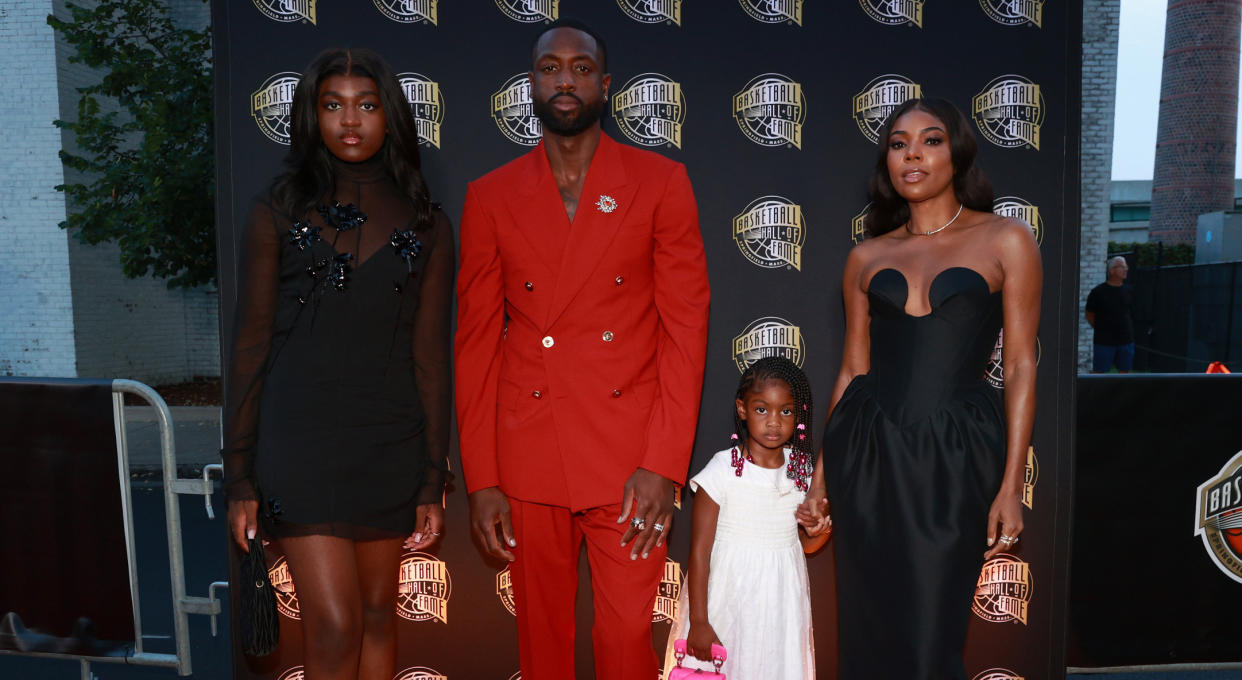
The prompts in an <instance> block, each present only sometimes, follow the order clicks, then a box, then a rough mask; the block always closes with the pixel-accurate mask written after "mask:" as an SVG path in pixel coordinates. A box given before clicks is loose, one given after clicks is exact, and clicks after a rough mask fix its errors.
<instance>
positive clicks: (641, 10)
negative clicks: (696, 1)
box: [617, 0, 681, 26]
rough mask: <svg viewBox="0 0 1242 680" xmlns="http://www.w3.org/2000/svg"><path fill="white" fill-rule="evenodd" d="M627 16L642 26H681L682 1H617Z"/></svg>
mask: <svg viewBox="0 0 1242 680" xmlns="http://www.w3.org/2000/svg"><path fill="white" fill-rule="evenodd" d="M617 5H618V6H619V7H620V8H621V11H622V12H625V15H626V16H627V17H629V18H631V19H633V20H634V21H637V22H639V23H642V24H659V23H663V22H666V21H667V22H669V23H671V24H676V25H678V26H680V25H681V0H617Z"/></svg>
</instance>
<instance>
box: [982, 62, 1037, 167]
mask: <svg viewBox="0 0 1242 680" xmlns="http://www.w3.org/2000/svg"><path fill="white" fill-rule="evenodd" d="M970 112H971V115H972V116H974V119H975V125H976V126H978V127H979V132H980V133H981V134H982V135H983V137H984V139H987V140H988V141H989V142H991V143H993V144H995V145H996V146H999V147H1002V148H1006V149H1015V148H1020V147H1027V148H1031V149H1035V150H1036V151H1038V150H1039V130H1040V127H1041V126H1042V125H1043V124H1044V95H1043V92H1042V90H1041V89H1040V87H1039V85H1037V84H1035V83H1034V82H1031V80H1029V79H1027V78H1024V77H1022V76H1016V75H1012V74H1010V75H1003V76H1000V77H998V78H993V79H992V82H990V83H988V84H987V85H986V86H984V88H983V91H982V92H980V93H979V94H977V95H975V96H974V97H973V98H972V99H971V102H970Z"/></svg>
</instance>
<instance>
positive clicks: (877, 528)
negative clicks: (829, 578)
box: [824, 267, 1005, 680]
mask: <svg viewBox="0 0 1242 680" xmlns="http://www.w3.org/2000/svg"><path fill="white" fill-rule="evenodd" d="M907 293H908V287H907V284H906V279H905V277H904V276H903V275H902V274H901V272H899V271H897V270H895V269H883V270H881V271H879V272H878V273H876V274H875V276H874V277H873V278H872V279H871V284H870V286H869V290H868V298H869V301H870V307H871V371H870V373H868V374H866V375H860V376H858V377H857V378H855V379H854V381H853V382H851V383H850V385H849V386H848V387H847V388H846V390H845V393H844V395H842V397H841V400H840V402H839V403H838V404H837V407H836V409H835V410H834V411H833V414H832V418H831V419H830V420H829V421H828V424H827V426H826V431H825V435H824V464H825V467H824V469H825V474H826V478H827V484H828V498H829V500H830V501H831V503H832V519H833V525H834V536H833V543H834V545H835V552H836V570H837V607H838V620H839V629H840V638H839V659H840V675H839V678H840V680H932V679H935V680H948V679H952V680H962V679H965V678H966V677H967V676H966V671H965V669H964V667H963V665H962V647H963V645H964V642H965V639H966V626H967V624H968V623H969V619H970V603H971V599H972V597H973V593H974V589H975V585H976V583H977V580H978V576H979V569H980V568H981V566H982V563H983V553H984V551H985V550H986V549H987V548H986V540H987V533H986V532H987V528H986V524H987V515H988V510H989V509H990V507H991V504H992V501H993V499H994V498H995V495H996V492H997V490H998V489H999V488H1000V482H1001V477H1002V475H1003V473H1004V466H1005V416H1004V408H1003V403H1002V397H1001V391H1000V390H997V389H996V388H994V387H992V386H991V385H989V384H988V383H987V382H985V380H984V371H985V369H986V367H987V362H988V359H989V357H990V355H991V352H992V349H993V348H994V347H995V344H996V339H997V334H998V333H999V331H1000V328H1001V321H1002V312H1001V295H1000V293H999V292H996V293H993V292H990V291H989V289H988V284H987V281H986V280H984V278H983V276H981V275H980V274H979V273H978V272H975V271H974V270H972V269H967V268H964V267H952V268H949V269H946V270H944V271H942V272H940V273H939V274H938V275H937V276H936V278H935V279H933V280H932V283H931V286H930V287H929V289H928V301H929V302H930V303H931V312H930V313H929V314H927V315H926V316H918V317H915V316H910V315H909V314H907V313H906V311H905V305H906V297H907Z"/></svg>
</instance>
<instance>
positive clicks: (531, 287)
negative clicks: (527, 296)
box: [526, 281, 535, 290]
mask: <svg viewBox="0 0 1242 680" xmlns="http://www.w3.org/2000/svg"><path fill="white" fill-rule="evenodd" d="M534 289H535V284H533V283H531V282H530V281H527V282H526V290H534Z"/></svg>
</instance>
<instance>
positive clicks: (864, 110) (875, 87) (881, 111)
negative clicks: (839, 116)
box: [854, 73, 923, 142]
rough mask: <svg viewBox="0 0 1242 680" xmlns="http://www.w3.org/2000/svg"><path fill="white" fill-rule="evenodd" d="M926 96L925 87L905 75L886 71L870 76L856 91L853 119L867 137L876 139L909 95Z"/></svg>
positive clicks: (911, 97) (875, 140)
mask: <svg viewBox="0 0 1242 680" xmlns="http://www.w3.org/2000/svg"><path fill="white" fill-rule="evenodd" d="M922 96H923V87H922V86H921V85H919V84H918V83H916V82H914V81H913V80H910V79H909V78H907V77H905V76H899V75H897V74H895V73H886V74H884V75H882V76H877V77H875V78H872V79H871V82H869V83H867V85H866V86H865V87H863V89H862V92H859V93H858V94H856V95H854V122H855V123H857V124H858V129H859V130H861V131H862V133H863V135H864V136H866V138H867V139H870V140H871V141H873V142H877V141H879V139H880V128H881V127H883V126H884V121H886V120H888V115H889V114H890V113H892V112H893V111H895V110H897V107H898V106H901V103H902V102H904V101H906V100H907V99H914V98H917V97H922Z"/></svg>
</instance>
